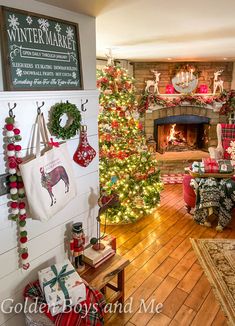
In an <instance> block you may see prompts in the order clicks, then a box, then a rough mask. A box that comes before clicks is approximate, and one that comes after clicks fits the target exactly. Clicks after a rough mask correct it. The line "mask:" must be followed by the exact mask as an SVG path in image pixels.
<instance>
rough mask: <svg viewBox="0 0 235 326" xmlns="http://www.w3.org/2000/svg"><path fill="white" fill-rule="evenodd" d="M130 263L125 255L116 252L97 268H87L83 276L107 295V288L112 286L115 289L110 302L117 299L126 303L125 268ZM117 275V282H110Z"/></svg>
mask: <svg viewBox="0 0 235 326" xmlns="http://www.w3.org/2000/svg"><path fill="white" fill-rule="evenodd" d="M129 264H130V261H129V260H127V259H126V258H124V257H121V256H119V255H118V254H115V255H114V256H113V257H111V258H110V259H108V260H107V261H106V262H104V263H103V264H102V265H100V266H99V267H97V268H92V267H89V268H86V269H85V270H84V272H83V273H81V274H80V275H81V277H82V278H83V279H84V280H85V281H86V282H87V283H88V284H89V285H91V286H92V287H94V288H95V289H97V290H100V291H101V292H102V293H103V294H104V295H106V288H110V289H111V290H113V291H114V295H112V296H111V297H110V298H109V300H108V301H109V302H110V303H114V302H116V301H118V302H120V303H124V301H125V300H124V296H125V284H124V281H125V275H124V273H125V268H126V266H127V265H129ZM115 276H117V282H116V283H117V284H116V285H114V284H112V283H110V281H113V279H114V278H115Z"/></svg>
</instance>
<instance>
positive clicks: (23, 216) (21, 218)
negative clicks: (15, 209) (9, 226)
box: [19, 214, 27, 221]
mask: <svg viewBox="0 0 235 326" xmlns="http://www.w3.org/2000/svg"><path fill="white" fill-rule="evenodd" d="M26 218H27V216H26V214H23V215H20V216H19V219H20V221H24V220H26Z"/></svg>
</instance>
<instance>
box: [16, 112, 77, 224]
mask: <svg viewBox="0 0 235 326" xmlns="http://www.w3.org/2000/svg"><path fill="white" fill-rule="evenodd" d="M34 136H36V137H35V138H36V155H35V154H34V155H31V156H30V157H29V158H28V159H26V160H25V161H24V162H23V163H22V164H20V166H19V168H20V172H21V176H22V179H23V182H24V187H25V192H26V196H27V201H28V205H29V210H30V213H31V217H32V218H33V219H38V220H41V221H47V220H48V219H49V218H51V217H52V216H54V215H55V214H56V213H57V212H59V211H60V210H61V209H63V208H64V207H65V206H66V205H67V204H68V203H69V202H70V201H71V200H72V199H73V198H74V197H75V196H76V184H75V177H74V175H73V168H72V162H71V158H70V156H69V153H68V150H67V147H66V143H64V142H63V143H60V144H59V147H50V146H49V145H48V142H49V139H48V133H47V129H46V124H45V121H44V117H43V114H39V115H38V116H37V120H36V124H35V130H34ZM34 136H33V137H32V138H34ZM41 140H42V141H43V144H44V148H43V150H41V148H40V145H41ZM32 142H33V143H34V140H33V139H32ZM32 148H33V146H32ZM31 154H32V153H31Z"/></svg>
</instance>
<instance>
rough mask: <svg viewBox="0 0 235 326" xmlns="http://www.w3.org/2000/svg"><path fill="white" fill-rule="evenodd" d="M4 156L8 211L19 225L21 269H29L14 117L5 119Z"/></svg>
mask: <svg viewBox="0 0 235 326" xmlns="http://www.w3.org/2000/svg"><path fill="white" fill-rule="evenodd" d="M5 121H6V125H5V130H6V139H7V146H6V154H7V165H8V172H9V174H10V177H9V181H10V184H9V186H10V195H11V202H10V209H11V219H12V220H13V221H16V222H18V225H19V244H20V258H21V262H22V267H23V269H25V270H26V269H28V268H29V266H30V265H29V262H28V256H29V255H28V248H27V241H28V238H27V231H26V229H25V226H26V218H27V216H26V209H25V202H24V198H25V191H24V184H23V181H22V177H21V175H20V171H19V164H20V163H21V162H22V159H21V157H22V153H21V146H20V145H16V144H15V143H16V142H18V141H20V140H21V136H20V129H19V128H16V123H15V119H14V117H11V116H10V117H7V118H6V120H5Z"/></svg>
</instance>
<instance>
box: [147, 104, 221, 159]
mask: <svg viewBox="0 0 235 326" xmlns="http://www.w3.org/2000/svg"><path fill="white" fill-rule="evenodd" d="M220 122H221V121H220V116H219V112H218V110H217V109H215V108H213V106H211V105H208V106H207V107H198V106H192V105H181V106H175V107H160V106H155V107H152V108H151V109H149V110H147V111H146V114H145V134H146V137H147V139H150V138H153V139H154V140H155V143H156V150H157V151H158V152H160V153H164V152H166V151H187V150H205V151H207V149H208V147H210V146H217V135H216V126H217V124H218V123H220Z"/></svg>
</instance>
